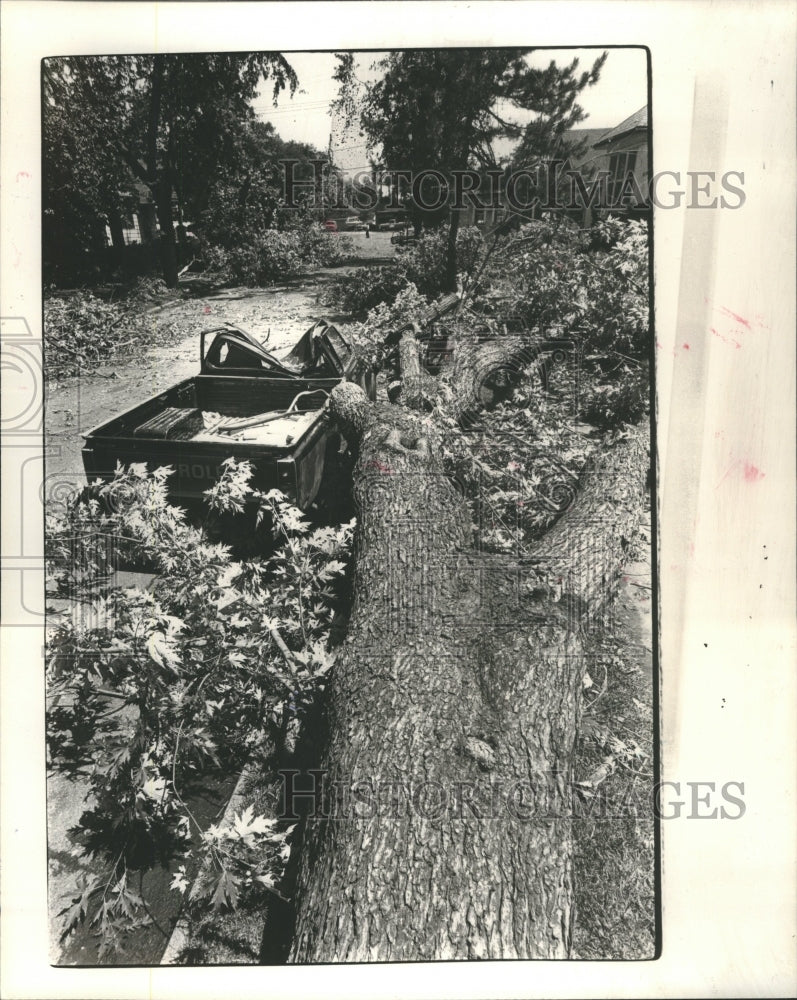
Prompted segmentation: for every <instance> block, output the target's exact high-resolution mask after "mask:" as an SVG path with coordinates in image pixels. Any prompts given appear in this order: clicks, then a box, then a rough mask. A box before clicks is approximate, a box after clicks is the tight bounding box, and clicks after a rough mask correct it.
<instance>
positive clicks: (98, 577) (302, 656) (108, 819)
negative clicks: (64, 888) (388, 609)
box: [47, 460, 353, 953]
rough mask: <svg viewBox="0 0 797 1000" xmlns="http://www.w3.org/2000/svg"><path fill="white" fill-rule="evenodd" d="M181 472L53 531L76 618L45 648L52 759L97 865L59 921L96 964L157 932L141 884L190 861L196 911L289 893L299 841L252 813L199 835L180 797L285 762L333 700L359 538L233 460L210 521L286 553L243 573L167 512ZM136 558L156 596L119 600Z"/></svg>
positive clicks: (54, 582)
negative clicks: (74, 781)
mask: <svg viewBox="0 0 797 1000" xmlns="http://www.w3.org/2000/svg"><path fill="white" fill-rule="evenodd" d="M170 472H171V470H170V469H168V468H161V469H157V470H156V471H155V472H153V473H151V474H147V472H146V470H145V468H144V467H143V466H136V465H134V466H131V467H130V469H128V470H123V469H121V468H120V469H118V470H117V473H116V476H115V477H114V479H113V481H112V482H110V483H105V484H100V483H96V484H94V485H92V486H91V487H90V488H89V490H88V493H87V495H86V496H85V497H83V498H82V499H80V500H78V501H76V502H73V503H71V504H70V505H69V506H68V507H67V508H66V510H65V511H63V512H62V513H59V514H53V513H51V514H49V515H48V523H47V566H48V591H49V594H50V596H51V598H52V597H61V598H68V599H69V601H70V603H71V606H72V611H71V614H69V615H62V616H61V620H60V621H58V620H57V619H55V620H53V619H52V618H51V621H52V622H53V624H52V626H51V628H50V632H49V636H48V643H47V681H48V730H47V746H48V753H49V758H50V764H51V767H53V768H55V769H56V770H58V771H60V772H62V773H63V774H65V775H67V776H72V777H77V776H81V777H82V778H83V779H84V780H86V781H87V782H88V786H89V793H88V795H87V809H86V811H85V812H84V813H83V815H82V816H81V819H80V823H79V826H78V827H77V828H76V829H75V830H74V831H72V832H73V833H74V835H75V837H76V838H77V840H78V843H80V844H81V845H82V848H83V850H84V851H85V852H87V853H88V854H90V855H93V856H96V857H97V858H98V859H99V860H100V864H101V868H100V870H99V872H98V874H96V875H94V876H92V877H88V876H87V877H86V878H85V879H84V881H83V884H82V886H81V887H80V892H79V894H78V895H77V897H76V898H75V899H74V901H73V903H72V905H71V906H70V907H69V908H67V911H65V912H66V923H65V930H64V934H65V936H66V935H68V934H69V933H70V932H72V931H73V930H74V929H75V928H76V927H77V926H78V925H79V924H80V923H82V922H83V921H88V922H89V924H90V925H92V926H93V927H94V928H96V932H97V934H98V935H99V936H100V937H101V942H102V950H103V953H105V952H107V951H108V949H112V948H116V947H118V946H119V945H120V944H121V941H122V938H123V937H124V935H125V933H127V932H128V931H130V930H132V929H134V928H135V927H136V926H140V925H141V923H142V922H147V921H148V919H149V918H148V917H147V915H146V908H145V906H144V903H143V901H142V899H141V897H140V896H139V895H138V894H137V892H136V891H135V890H134V889H133V887H132V875H133V873H135V872H141V871H143V870H146V869H148V868H150V867H153V866H154V865H157V864H162V865H166V864H169V863H170V862H171V861H172V860H174V859H177V860H180V859H182V860H183V864H182V865H181V866H180V867H179V868H178V870H177V874H176V876H175V879H174V881H173V888H174V889H176V890H179V891H187V892H188V894H189V899H190V902H191V904H192V905H197V906H200V905H203V904H207V903H208V902H210V903H212V905H213V906H214V907H216V908H219V907H222V906H227V905H229V906H235V905H236V903H237V902H238V899H239V897H240V896H241V895H242V894H244V893H253V892H254V893H256V892H258V891H261V892H274V891H278V890H276V888H275V886H276V885H277V883H278V881H279V877H280V873H281V871H282V869H283V866H284V863H285V860H286V857H287V843H288V838H289V834H290V829H289V828H288V827H287V826H286V825H285V824H279V823H276V822H274V821H272V820H271V819H269V818H268V817H263V816H255V815H248V814H246V813H245V814H244V815H242V816H239V817H238V818H237V819H236V820H235V822H234V823H233V824H232V826H231V827H229V828H228V827H226V826H214V827H211V828H210V829H209V830H207V831H203V830H202V829H201V827H200V824H199V823H198V822H197V821H196V820H195V818H194V816H193V814H192V812H191V810H190V808H189V806H188V805H187V804H186V798H187V797H188V796H187V792H188V790H189V789H190V788H191V787H192V786H193V785H196V783H197V782H199V781H200V780H201V779H202V776H203V775H207V774H209V773H214V772H221V773H234V771H235V769H236V768H240V767H241V766H242V764H243V763H244V762H245V761H246V760H247V759H249V758H251V757H252V756H253V755H261V756H265V755H268V754H269V753H270V752H271V751H272V749H273V747H274V746H275V745H281V744H283V743H284V742H285V740H286V736H287V734H289V732H290V730H291V728H292V727H295V726H296V724H297V722H299V721H300V720H301V719H302V718H303V717H304V715H305V712H306V711H307V709H308V706H309V705H310V704H312V703H313V701H314V700H315V699H316V697H317V695H318V692H319V691H320V690H321V689H323V686H324V681H325V677H326V674H327V672H328V671H329V669H330V667H331V666H332V663H333V661H334V656H335V652H334V650H332V649H331V648H330V643H329V636H330V627H331V623H332V619H333V616H334V615H335V612H336V609H337V608H338V606H339V605H340V602H341V599H342V598H341V579H342V576H343V573H344V571H345V569H346V562H347V558H348V553H349V547H350V543H351V537H352V531H353V523H349V524H345V525H341V526H339V527H322V528H316V529H314V530H311V529H310V526H309V525H308V524H307V522H306V521H304V519H303V518H302V516H301V513H300V512H299V511H298V510H296V509H295V508H294V507H292V506H291V505H290V504H289V503H288V502H287V500H286V499H285V498H284V496H283V495H282V494H280V493H279V492H278V491H271V492H269V493H266V494H263V493H261V492H259V491H256V490H253V489H252V488H251V487H250V485H249V481H250V478H251V473H252V470H251V468H250V467H249V466H248V464H247V463H239V464H236V463H235V462H234V461H232V460H229V461H228V462H227V463H226V468H225V471H224V474H223V476H222V478H221V480H220V481H219V483H218V484H217V485H216V486H215V487H214V488H213V490H211V491H209V493H210V495H209V498H208V499H209V504H210V506H211V509H212V510H214V511H216V512H217V513H228V512H236V511H242V510H243V509H244V508H245V507H246V508H248V509H250V510H253V511H254V516H255V518H256V520H257V521H258V522H260V521H262V520H264V519H267V520H268V522H269V523H270V525H271V530H272V532H273V535H274V538H275V540H276V541H277V542H278V547H277V548H276V550H275V552H274V553H273V554H272V555H271V556H269V557H268V558H265V559H251V560H247V561H242V562H235V561H234V560H233V559H232V557H231V554H230V551H229V549H228V548H227V547H225V546H224V545H218V544H211V543H210V542H209V541H208V540H207V538H206V536H205V535H204V534H203V532H202V530H201V529H198V528H195V527H191V526H189V525H188V524H187V523H186V522H185V519H184V516H183V512H182V511H181V510H179V509H177V508H174V507H172V506H170V505H169V504H168V503H167V499H166V497H167V491H166V481H167V478H168V476H169V474H170ZM131 557H136V558H138V559H139V560H140V559H143V560H145V561H146V562H147V563H148V564H149V565H150V566H151V567H152V568H153V569H154V570H155V571H156V572H157V574H158V575H157V577H156V579H155V581H154V584H153V586H152V588H151V590H150V591H143V590H140V589H137V588H128V589H118V588H111V587H110V586H109V573H110V571H111V569H112V567H113V566H115V565H116V564H117V563H118V562H119V561H120V560H122V561H124V560H125V559H130V558H131ZM192 837H193V841H194V843H195V844H197V845H198V846H197V847H195V848H194V849H193V850H192V848H191V838H192Z"/></svg>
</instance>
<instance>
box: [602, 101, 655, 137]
mask: <svg viewBox="0 0 797 1000" xmlns="http://www.w3.org/2000/svg"><path fill="white" fill-rule="evenodd" d="M647 127H648V106H647V104H645V105H643V106H642V107H641V108H640V109H639V111H635V112H634V113H633V114H632V115H629V116H628V118H626V119H625V121H622V122H620V124H619V125H615V126H614V128H613V129H610V130H609V131H608V132H607V133H606V135H604V136H603V137H602V138H601V139H599V140H598V141H597V142H596V143H595V145H596V146H605V145H606V143H607V142H611V141H612V139H618V138H619V137H620V136H621V135H627V134H628V133H629V132H634V131H636V130H637V129H646V128H647Z"/></svg>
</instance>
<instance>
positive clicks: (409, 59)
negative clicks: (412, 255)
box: [338, 48, 606, 291]
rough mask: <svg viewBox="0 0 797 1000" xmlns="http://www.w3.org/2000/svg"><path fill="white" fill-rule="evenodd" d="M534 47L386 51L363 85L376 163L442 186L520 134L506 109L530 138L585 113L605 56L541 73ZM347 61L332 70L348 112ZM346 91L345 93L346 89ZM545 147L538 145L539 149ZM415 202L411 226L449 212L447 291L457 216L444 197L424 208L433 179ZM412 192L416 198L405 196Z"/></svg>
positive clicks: (433, 196) (365, 122) (432, 194)
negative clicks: (529, 125)
mask: <svg viewBox="0 0 797 1000" xmlns="http://www.w3.org/2000/svg"><path fill="white" fill-rule="evenodd" d="M533 51H534V50H533V49H516V48H513V49H508V48H493V49H428V50H414V51H406V52H392V53H390V54H389V55H388V56H386V57H385V58H384V59H382V60H380V61H379V62H378V63H377V68H378V69H379V70H380V72H381V77H380V78H379V79H378V80H377V81H376V82H375V83H374V84H372V85H370V86H367V87H366V91H365V96H364V98H363V101H362V103H361V111H360V116H361V123H362V128H363V130H364V132H365V134H366V135H367V137H368V139H369V141H370V143H371V144H372V145H373V146H374V147H378V148H379V149H380V157H381V161H382V162H383V163H384V164H385V165H386V166H387V167H388V168H389V169H393V170H409V171H411V172H412V173H413V174H414V175H417V174H418V173H420V172H421V171H425V170H434V171H438V172H439V173H440V174H441V175H442V177H443V178H444V181H445V182H446V183H447V184H448V193H449V195H450V193H451V191H452V189H453V184H452V180H451V174H452V171H455V170H464V169H466V168H469V167H481V168H488V167H493V168H494V167H496V165H497V163H498V157H497V154H496V143H497V142H498V140H501V139H520V138H521V136H522V135H523V133H524V130H525V126H524V124H522V123H520V122H518V121H516V120H513V119H512V117H511V114H512V112H513V111H517V110H520V111H522V112H523V113H524V115H525V116H526V117H527V116H528V115H529V114H531V115H533V116H534V117H533V122H534V123H535V127H536V130H537V133H538V134H543V133H544V134H546V135H548V136H550V137H556V136H560V135H561V134H562V133H563V132H564V131H566V130H567V129H568V128H572V127H573V126H574V125H575V124H577V123H578V122H579V121H582V120H583V119H584V117H585V114H584V111H583V109H582V108H581V107H580V105H579V104H578V103H577V98H578V96H579V94H580V93H581V92H582V91H583V90H584V88H585V87H587V86H590V85H592V84H594V83H596V82H597V80H598V78H599V75H600V70H601V68H602V66H603V63H604V61H605V58H606V55H605V54H604V55H603V56H601V57H600V58H598V59H597V60H596V61H595V63H594V64H593V66H592V67H591V69H589V70H587V71H584V72H582V73H580V74H579V73H578V72H577V70H578V60H574V61H573V62H572V63H571V64H570V65H569V66H566V67H557V66H556V64H555V63H554V62H551V63H550V64H549V65H548V67H547V68H546V69H544V70H543V69H538V68H536V67H533V66H531V65H530V64H529V62H528V60H527V57H528V56H529V55H530V54H531V53H532V52H533ZM353 72H354V68H353V63H351V62H345V61H342V62H341V63H340V65H339V69H338V75H339V78H340V81H341V86H342V96H341V99H340V101H341V107H342V108H344V109H346V108H347V102H348V92H349V91H350V90H351V85H350V81H351V77H352V74H353ZM347 88H348V89H347ZM544 152H545V150H544V149H542V148H539V149H538V155H540V154H543V153H544ZM427 184H428V187H427V188H426V190H424V191H417V192H415V193H416V194H420V195H421V198H420V199H419V200H418V202H417V203H416V201H413V200H411V201H410V202H409V207H410V210H411V212H412V214H413V217H414V219H415V222H416V227H417V228H420V227H422V226H436V225H440V224H441V223H443V222H445V221H446V220H447V219H449V218H450V224H449V235H448V250H447V260H446V281H447V290H450V291H453V290H454V287H455V282H456V270H457V264H456V256H457V248H456V232H457V228H458V226H459V213H458V212H457V211H454V212H449V208H448V199H447V198H445V197H444V196H441V200H442V202H443V204H442V205H441V206H440V207H439V208H437V209H428V210H427V209H426V208H424V205H423V204H421V203H420V202H421V201H423V202H424V203H425V204H427V205H432V204H434V203H435V201H436V200H437V195H438V193H439V192H437V191H435V190H433V188H434V187H435V184H437V185H438V187H439V186H440V182H439V181H438V182H435V181H434V179H430V180H429V181H428V182H427ZM413 197H414V195H413Z"/></svg>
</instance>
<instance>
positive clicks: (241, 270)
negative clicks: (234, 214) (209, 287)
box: [203, 220, 350, 287]
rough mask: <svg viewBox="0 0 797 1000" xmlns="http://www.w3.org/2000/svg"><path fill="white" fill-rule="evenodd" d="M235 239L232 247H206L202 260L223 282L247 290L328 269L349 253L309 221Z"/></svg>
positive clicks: (346, 242) (347, 244)
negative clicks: (217, 273) (236, 240)
mask: <svg viewBox="0 0 797 1000" xmlns="http://www.w3.org/2000/svg"><path fill="white" fill-rule="evenodd" d="M239 235H240V239H239V241H238V242H237V243H235V244H234V245H227V246H223V245H220V244H213V245H206V246H205V249H204V253H203V259H204V262H205V265H206V267H207V268H208V269H209V270H212V271H217V272H219V273H220V274H221V275H222V277H223V278H224V279H225V280H227V281H230V282H232V283H234V284H239V285H247V286H250V287H256V286H259V285H268V284H271V283H272V282H275V281H280V280H282V279H285V278H291V277H294V276H295V275H297V274H300V273H301V272H302V271H304V270H306V269H307V268H312V267H330V266H331V265H333V264H337V263H340V262H341V261H342V260H344V259H345V257H346V256H347V254H348V253H349V252H350V241H349V240H346V239H345V237H343V238H341V237H339V236H336V235H333V234H331V233H325V232H322V231H321V230H319V229H318V228H317V227H316V226H315V225H314V224H313V223H312V222H311V221H309V220H307V221H305V222H304V223H302V224H300V225H297V226H295V227H293V228H290V229H283V230H280V229H263V230H259V231H252V230H246V231H243V232H241V233H240V234H239Z"/></svg>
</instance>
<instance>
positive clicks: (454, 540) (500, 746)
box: [290, 383, 646, 962]
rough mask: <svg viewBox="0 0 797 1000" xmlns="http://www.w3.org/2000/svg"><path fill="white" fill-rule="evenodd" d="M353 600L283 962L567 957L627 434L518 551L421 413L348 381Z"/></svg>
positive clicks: (636, 486) (628, 506)
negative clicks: (594, 636)
mask: <svg viewBox="0 0 797 1000" xmlns="http://www.w3.org/2000/svg"><path fill="white" fill-rule="evenodd" d="M331 408H332V412H333V414H334V415H335V418H336V419H337V420H338V421H340V423H341V425H342V427H343V428H344V430H345V432H347V434H348V436H349V438H350V439H355V440H356V441H357V442H358V448H359V453H358V459H357V466H356V469H355V494H356V500H357V503H358V528H357V545H356V555H355V581H354V585H355V602H354V607H353V610H352V616H351V621H350V626H349V632H348V637H347V640H346V642H345V645H344V647H343V649H342V652H341V655H340V656H339V658H338V661H337V663H336V665H335V669H334V671H333V676H332V678H331V680H330V685H329V690H328V706H327V714H328V719H327V722H328V725H327V733H328V737H327V745H326V750H325V754H324V757H323V764H322V767H323V770H325V772H326V776H325V778H324V782H323V787H324V789H325V791H326V793H327V795H326V798H325V800H324V804H323V806H321V807H320V808H319V809H316V810H315V811H314V814H311V815H309V816H307V817H306V820H305V823H306V825H305V828H304V834H303V838H304V842H303V847H302V854H301V861H300V870H299V875H298V884H297V912H296V929H295V934H294V938H293V945H292V950H291V954H290V961H293V962H347V961H348V962H352V961H379V960H381V961H384V960H392V961H407V960H423V959H470V958H565V957H567V955H568V953H569V948H570V941H571V929H572V922H573V916H574V914H573V885H572V861H571V854H572V840H571V824H570V810H571V802H570V784H569V782H570V774H571V763H572V758H573V752H574V743H575V736H576V732H577V726H578V718H579V705H580V691H581V685H582V678H583V671H584V641H583V635H582V629H583V615H584V612H585V610H586V609H587V608H588V607H589V606H593V607H594V606H595V605H596V604H599V603H600V601H601V599H602V596H603V595H605V594H606V593H607V591H608V588H609V586H610V582H611V578H612V576H613V574H614V573H615V572H616V571H617V569H618V568H619V566H620V565H621V564H622V560H623V550H624V546H625V542H626V540H627V539H628V538H629V537H630V535H631V534H632V532H633V528H634V525H635V522H636V520H637V518H638V515H639V512H640V510H641V508H642V505H643V493H644V484H645V466H646V435H645V434H644V433H643V431H642V430H636V431H634V432H632V433H630V434H629V435H628V436H627V438H626V439H625V440H624V441H622V442H621V443H620V444H619V445H617V446H616V447H615V448H614V449H613V450H612V451H611V452H610V453H609V454H608V455H606V456H605V457H604V458H603V459H602V461H601V462H600V463H599V464H596V465H594V466H591V467H590V468H588V470H587V471H586V474H585V476H584V477H583V479H584V482H585V483H586V485H585V488H584V489H583V491H582V492H581V494H580V495H579V497H578V498H577V499H576V501H575V503H574V504H573V505H572V506H571V508H570V510H569V511H568V513H567V514H566V515H565V516H564V517H563V518H562V519H561V520H560V521H559V522H558V524H557V525H556V526H555V527H554V529H552V531H551V532H550V533H549V534H548V536H547V537H546V538H545V539H544V540H543V542H542V543H541V544H540V545H539V546H538V548H537V550H536V552H535V553H534V556H533V560H532V561H531V563H527V564H524V565H519V564H518V563H516V562H515V563H513V562H512V561H511V560H507V558H506V557H498V556H494V555H490V554H487V553H478V552H475V551H474V550H473V547H472V544H471V534H470V517H469V513H468V509H467V506H466V504H465V502H464V500H463V498H462V497H461V496H459V495H458V493H457V492H456V490H455V488H454V486H453V485H452V483H451V482H450V480H449V479H448V478H447V477H446V475H445V474H444V471H443V469H442V467H441V465H440V461H439V457H438V454H439V441H438V438H437V435H436V432H435V429H434V426H433V425H432V424H431V423H430V422H429V420H428V418H425V417H424V416H423V415H422V414H413V413H410V412H408V411H407V410H404V409H403V408H401V407H396V406H390V405H382V406H380V405H376V404H371V403H369V402H368V401H367V400H366V399H365V397H364V395H363V394H362V392H361V391H360V390H359V389H358V388H357V387H355V386H352V385H350V384H346V383H344V384H342V385H340V386H339V387H337V388H336V389H335V390H334V391H333V393H332V397H331Z"/></svg>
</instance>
